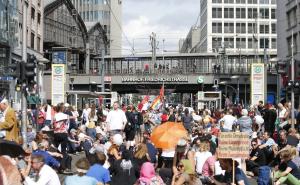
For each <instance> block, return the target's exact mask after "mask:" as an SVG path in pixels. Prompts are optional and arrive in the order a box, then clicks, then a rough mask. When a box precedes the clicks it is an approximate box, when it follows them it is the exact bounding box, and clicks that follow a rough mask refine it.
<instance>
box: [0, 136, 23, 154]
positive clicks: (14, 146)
mask: <svg viewBox="0 0 300 185" xmlns="http://www.w3.org/2000/svg"><path fill="white" fill-rule="evenodd" d="M0 155H8V156H10V157H12V158H15V157H18V156H20V155H25V151H24V150H23V148H22V146H21V145H19V144H18V143H16V142H14V141H8V140H2V141H0Z"/></svg>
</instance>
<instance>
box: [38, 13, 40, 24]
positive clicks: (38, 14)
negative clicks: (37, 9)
mask: <svg viewBox="0 0 300 185" xmlns="http://www.w3.org/2000/svg"><path fill="white" fill-rule="evenodd" d="M37 22H38V24H41V14H40V13H38V14H37Z"/></svg>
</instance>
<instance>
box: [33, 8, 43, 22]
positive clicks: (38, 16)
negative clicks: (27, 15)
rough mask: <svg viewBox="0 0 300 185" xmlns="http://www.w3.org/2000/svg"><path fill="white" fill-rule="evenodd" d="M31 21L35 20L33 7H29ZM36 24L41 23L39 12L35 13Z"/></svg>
mask: <svg viewBox="0 0 300 185" xmlns="http://www.w3.org/2000/svg"><path fill="white" fill-rule="evenodd" d="M31 19H32V20H34V19H35V9H34V7H31ZM37 22H38V24H40V23H41V13H40V12H38V13H37Z"/></svg>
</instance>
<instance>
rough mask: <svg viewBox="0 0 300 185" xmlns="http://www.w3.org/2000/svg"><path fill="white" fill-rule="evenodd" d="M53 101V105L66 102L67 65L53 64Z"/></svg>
mask: <svg viewBox="0 0 300 185" xmlns="http://www.w3.org/2000/svg"><path fill="white" fill-rule="evenodd" d="M51 79H52V80H51V82H52V86H51V97H52V98H51V99H52V101H51V102H52V105H57V104H59V103H64V102H65V65H64V64H52V78H51Z"/></svg>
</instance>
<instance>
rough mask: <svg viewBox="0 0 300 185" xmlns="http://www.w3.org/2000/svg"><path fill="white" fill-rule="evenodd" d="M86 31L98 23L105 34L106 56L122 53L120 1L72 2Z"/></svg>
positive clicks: (82, 0)
mask: <svg viewBox="0 0 300 185" xmlns="http://www.w3.org/2000/svg"><path fill="white" fill-rule="evenodd" d="M72 3H73V5H74V7H75V8H76V10H77V11H78V13H79V14H80V16H81V17H82V19H83V21H84V23H85V24H86V27H87V29H90V28H91V27H92V26H94V25H95V24H96V23H100V24H101V25H102V27H103V29H104V30H105V32H106V33H107V37H108V40H109V41H110V43H109V48H108V51H107V54H108V55H112V56H116V55H118V56H119V55H121V53H122V50H121V48H122V28H121V26H122V0H72Z"/></svg>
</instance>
